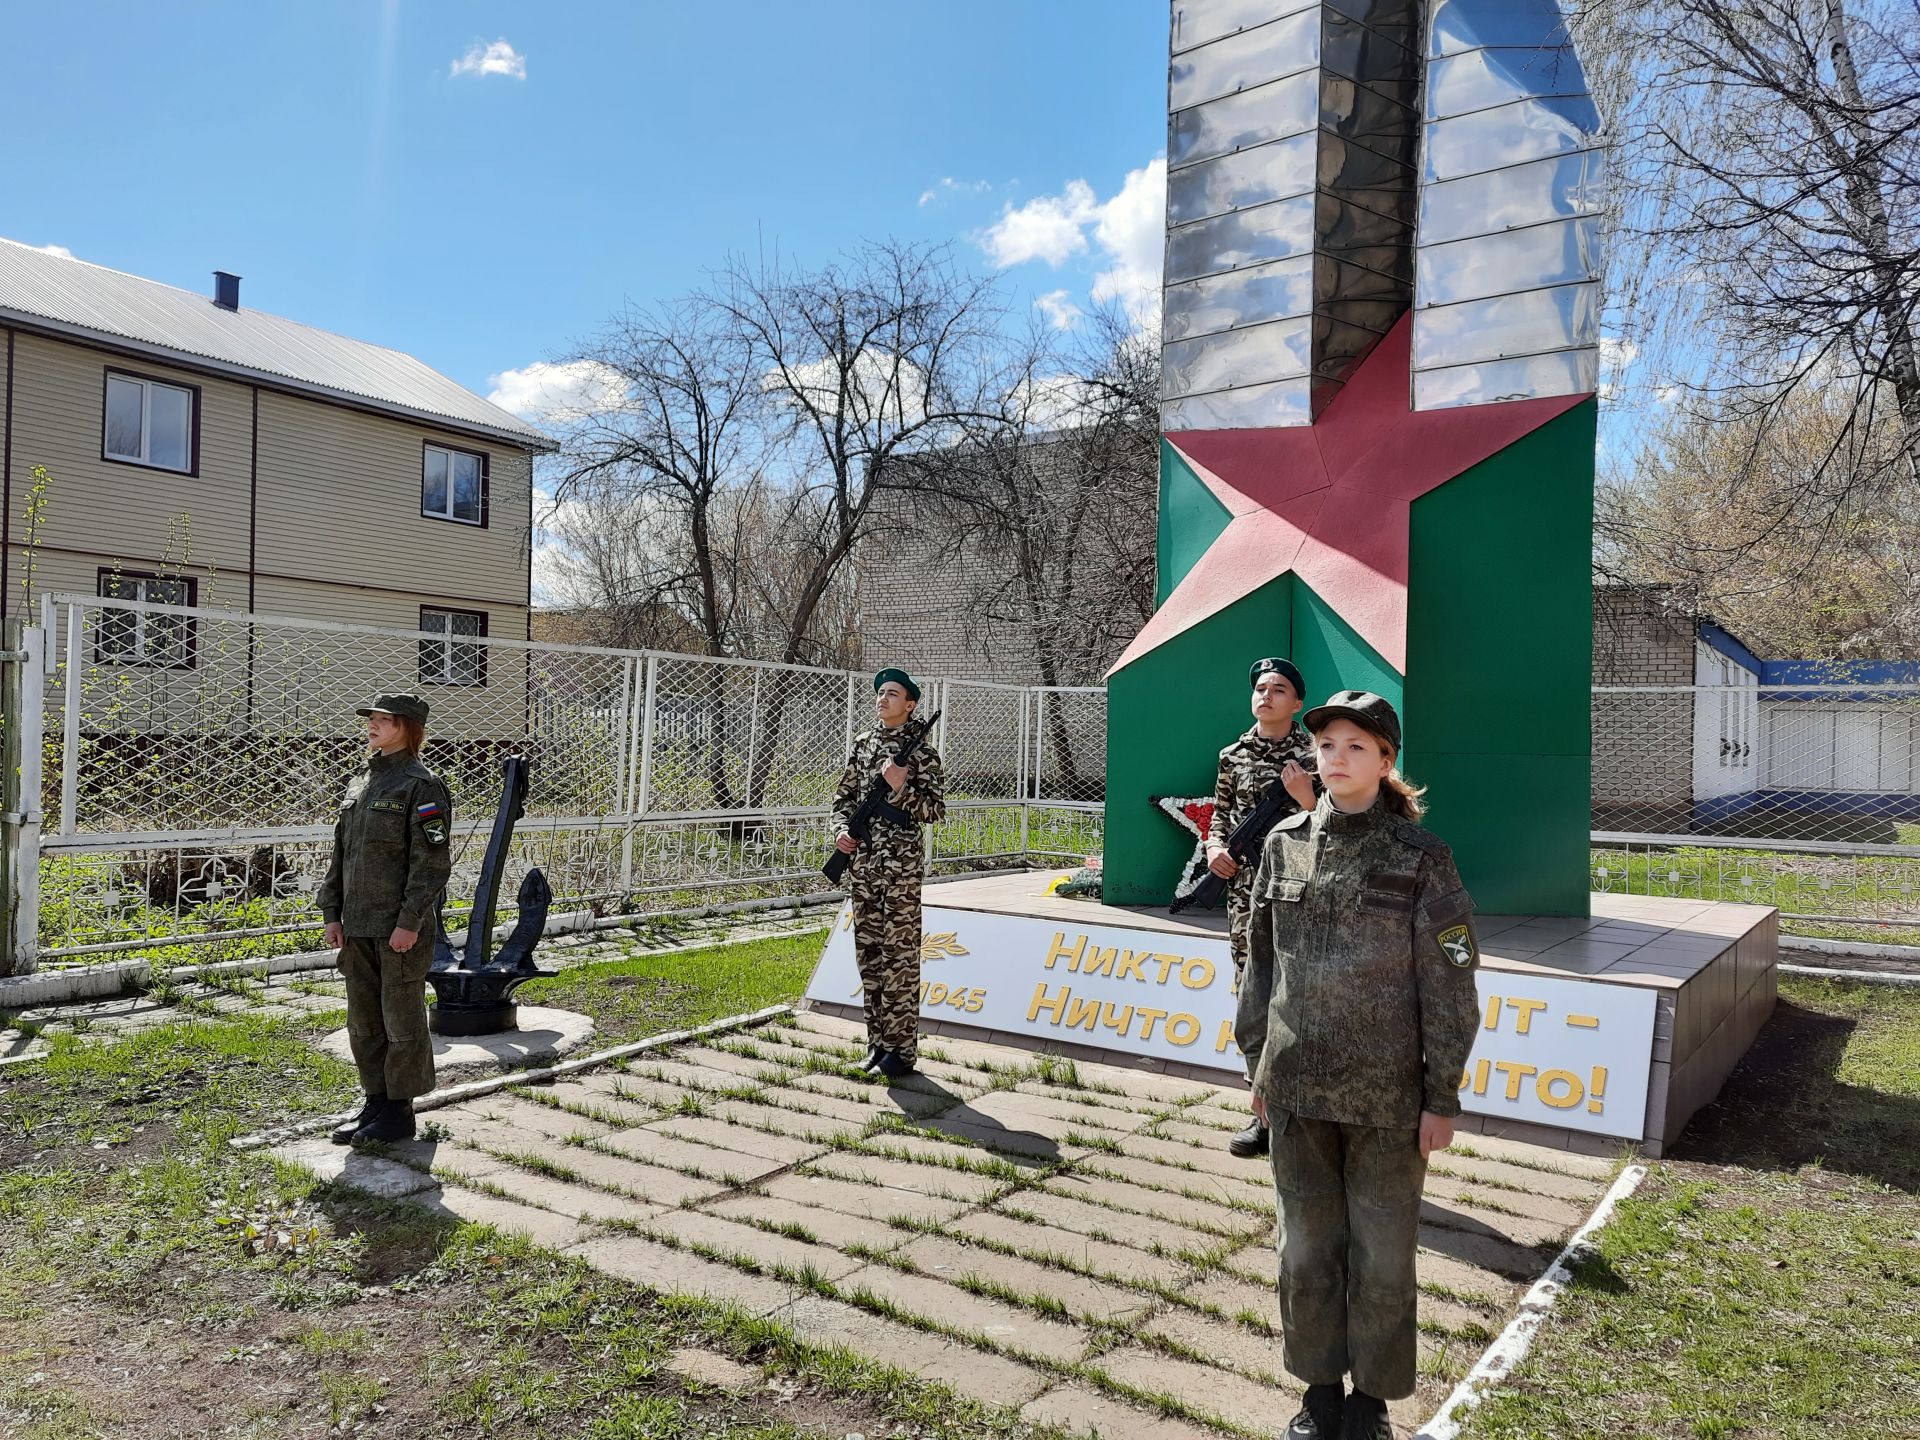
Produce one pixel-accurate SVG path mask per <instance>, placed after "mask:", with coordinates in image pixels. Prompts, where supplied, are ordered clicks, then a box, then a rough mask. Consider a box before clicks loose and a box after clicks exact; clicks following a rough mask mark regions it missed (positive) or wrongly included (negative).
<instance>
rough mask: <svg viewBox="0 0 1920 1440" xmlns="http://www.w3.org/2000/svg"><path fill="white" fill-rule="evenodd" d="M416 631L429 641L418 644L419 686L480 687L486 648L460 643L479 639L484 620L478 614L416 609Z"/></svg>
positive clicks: (484, 675)
mask: <svg viewBox="0 0 1920 1440" xmlns="http://www.w3.org/2000/svg"><path fill="white" fill-rule="evenodd" d="M420 628H421V629H422V630H425V631H428V632H429V633H430V634H431V635H432V636H433V638H432V639H423V640H421V642H420V683H421V684H422V685H484V684H486V683H487V647H486V646H484V645H472V644H467V643H463V642H465V641H468V640H479V639H483V638H485V636H486V633H487V617H486V615H485V613H484V612H482V611H478V610H429V609H427V608H426V607H425V606H424V605H423V606H422V607H421V608H420Z"/></svg>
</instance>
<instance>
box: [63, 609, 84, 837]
mask: <svg viewBox="0 0 1920 1440" xmlns="http://www.w3.org/2000/svg"><path fill="white" fill-rule="evenodd" d="M86 628H87V609H86V606H84V605H74V606H72V607H71V608H69V609H68V611H67V675H66V678H65V679H64V680H62V681H61V682H60V698H61V701H62V703H63V708H64V710H65V712H66V713H65V723H64V724H63V725H62V727H61V731H60V833H61V834H62V835H72V834H74V833H75V832H76V831H77V830H79V828H80V692H81V690H82V689H83V688H84V682H83V681H82V680H81V678H80V657H81V655H82V654H83V653H85V639H86V633H85V632H86Z"/></svg>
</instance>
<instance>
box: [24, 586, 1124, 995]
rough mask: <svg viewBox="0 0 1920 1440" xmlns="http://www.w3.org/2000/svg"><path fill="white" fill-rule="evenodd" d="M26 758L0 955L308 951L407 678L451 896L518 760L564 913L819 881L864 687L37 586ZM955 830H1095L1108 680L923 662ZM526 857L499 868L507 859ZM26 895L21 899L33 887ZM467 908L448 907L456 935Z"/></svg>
mask: <svg viewBox="0 0 1920 1440" xmlns="http://www.w3.org/2000/svg"><path fill="white" fill-rule="evenodd" d="M40 619H41V624H40V625H39V626H38V627H29V628H28V630H27V632H26V633H27V635H28V636H30V637H31V644H32V648H33V650H34V658H33V660H32V661H31V662H30V663H28V664H27V665H26V666H25V667H24V669H25V671H26V672H28V673H30V675H31V677H32V678H31V682H30V684H31V685H32V686H35V687H42V695H43V698H42V695H25V694H22V695H21V696H20V697H19V698H18V699H17V700H16V701H15V704H16V705H17V707H18V714H19V716H20V721H21V725H20V731H21V735H20V753H21V755H22V758H23V760H24V759H26V757H28V756H30V757H31V759H32V761H33V763H35V764H37V765H39V766H40V767H41V773H40V774H39V775H38V776H34V775H27V776H24V777H23V782H22V789H23V793H24V794H26V795H30V796H32V797H34V798H35V800H36V801H37V802H38V803H37V808H34V807H28V808H29V809H31V810H32V812H33V814H34V815H35V816H36V817H38V818H37V823H27V824H22V825H16V826H14V827H12V828H11V829H10V831H9V834H10V835H11V836H12V837H13V841H14V843H13V846H12V848H13V850H14V852H15V864H14V866H13V867H12V870H11V872H10V873H12V874H15V875H24V876H30V877H31V879H30V880H29V881H28V882H27V883H25V884H24V885H19V886H16V887H15V888H16V889H17V890H18V891H19V893H17V894H16V895H14V896H13V899H14V900H15V901H16V902H17V903H16V904H15V905H14V907H13V909H14V915H13V918H12V939H13V944H12V949H11V953H12V956H13V965H14V968H15V969H16V970H17V971H24V970H26V969H29V968H31V967H32V966H33V965H34V964H36V963H47V964H56V963H64V964H71V963H75V962H82V963H84V962H89V961H93V960H97V959H100V958H102V957H112V956H115V955H118V954H121V953H123V952H130V951H138V952H141V953H143V954H149V955H151V954H153V953H154V952H156V951H158V952H161V955H162V958H166V957H167V956H169V955H172V954H181V955H185V954H189V953H190V954H192V955H193V957H194V958H198V959H204V958H209V952H210V951H211V952H213V953H216V954H222V955H224V954H233V955H247V956H257V955H261V954H267V953H273V952H274V951H275V950H276V949H286V950H291V949H298V948H304V947H305V946H307V945H308V944H310V943H312V940H313V936H314V931H315V930H316V922H317V915H316V912H315V910H314V908H313V893H314V890H315V888H316V887H317V885H318V883H319V880H320V878H321V875H322V873H323V871H324V868H325V864H326V859H327V854H328V850H329V845H330V842H331V837H332V831H331V822H332V817H333V814H334V810H335V806H336V805H337V803H338V794H339V789H340V787H341V785H342V784H343V783H344V779H345V777H346V775H347V774H348V773H350V771H351V770H352V768H353V767H354V765H355V764H357V762H358V757H359V754H360V753H361V751H362V750H363V749H364V744H363V739H362V735H361V732H360V728H359V726H360V722H359V720H358V717H357V716H356V715H355V714H354V710H355V707H356V706H358V705H361V704H364V703H366V700H367V698H368V697H369V696H371V695H373V694H376V693H378V692H381V691H393V690H415V691H419V692H421V693H423V694H425V695H426V696H427V697H428V698H429V700H430V703H431V705H432V724H431V726H430V727H429V728H430V740H429V748H428V753H427V759H428V760H429V762H430V763H431V764H433V766H434V767H435V769H437V770H438V771H439V772H440V773H441V774H442V775H443V776H445V777H446V779H447V780H448V783H449V785H450V786H451V788H452V790H453V792H454V795H455V797H456V820H457V823H456V824H455V826H454V834H455V844H456V847H457V848H456V855H455V872H454V879H453V882H452V884H451V885H450V887H449V896H450V898H451V899H452V900H454V901H456V902H464V901H465V900H466V899H467V898H468V897H470V895H471V892H472V885H473V881H474V879H475V877H476V873H477V870H478V865H479V860H480V858H481V853H482V850H483V848H484V844H485V838H484V837H485V832H486V829H487V828H488V826H489V825H490V824H491V819H492V812H493V808H494V805H495V803H496V797H497V794H498V787H499V773H500V761H501V759H502V757H503V756H505V755H508V754H523V755H526V756H528V757H529V759H530V760H531V761H532V767H531V771H532V792H531V794H530V796H529V800H528V805H527V814H526V818H525V819H524V820H523V821H522V822H521V823H520V825H519V827H518V829H517V832H516V837H515V849H516V851H517V852H518V854H517V856H516V859H517V860H518V861H520V862H521V863H524V864H538V865H539V866H540V867H541V868H542V869H543V870H545V871H546V874H547V877H548V880H549V881H550V882H551V884H552V885H553V888H554V893H555V896H556V911H565V910H572V911H576V912H577V911H583V910H585V911H592V912H594V913H595V914H619V913H628V912H633V913H641V912H645V911H648V910H663V909H671V908H679V907H684V906H686V905H689V904H696V903H699V902H700V900H701V898H702V897H703V896H712V895H713V894H714V892H717V891H722V890H724V891H726V892H728V894H727V895H725V896H724V897H721V898H726V899H735V898H740V897H742V896H744V895H752V894H755V893H784V892H791V891H793V890H796V889H805V888H809V887H813V886H816V885H824V883H825V882H824V881H823V880H822V879H821V878H820V877H819V875H818V866H819V864H820V862H821V860H822V858H823V857H824V854H825V851H826V846H827V843H828V838H829V837H828V835H827V830H826V817H827V815H828V807H829V806H830V804H831V801H832V796H833V790H834V786H835V783H836V782H837V780H838V779H839V774H840V768H841V765H842V763H843V761H844V759H845V756H846V753H847V750H848V748H849V743H850V741H851V739H852V736H853V735H854V733H855V732H856V731H858V730H859V729H861V728H864V727H865V726H867V725H868V724H870V723H871V719H870V716H871V707H872V703H873V702H872V694H871V690H870V688H869V684H868V680H869V677H867V676H865V675H861V674H854V673H850V672H847V671H840V670H824V669H818V668H813V667H807V666H798V665H779V664H770V663H765V662H759V661H746V660H733V659H716V658H711V657H704V656H689V655H676V654H665V653H659V652H650V651H619V650H608V649H599V648H595V647H591V646H573V645H553V644H541V643H531V642H526V641H514V640H502V639H481V638H477V637H475V638H461V639H450V638H449V637H448V636H447V635H445V634H438V633H433V632H427V631H411V630H392V629H382V628H378V627H371V626H360V625H348V624H342V623H338V622H331V621H324V620H313V619H306V618H302V617H294V616H275V615H260V614H249V613H241V612H234V611H222V610H211V609H194V608H184V607H176V606H163V605H153V604H146V603H142V602H137V601H126V600H109V599H102V598H97V597H94V596H89V595H56V596H50V597H47V598H46V599H45V601H44V602H43V606H42V611H41V616H40ZM923 684H924V686H925V690H926V694H925V696H924V699H923V701H922V704H923V706H924V707H925V708H926V709H929V710H931V709H936V708H937V709H940V710H941V711H942V718H941V721H940V725H939V728H938V731H937V732H936V734H935V737H934V743H935V744H936V745H937V746H938V748H939V750H940V752H941V755H942V758H943V760H944V763H945V768H946V772H947V776H948V791H949V796H950V803H949V815H948V818H947V820H946V821H945V822H944V823H943V824H941V825H938V826H934V827H930V828H929V832H928V842H927V843H928V853H929V860H930V861H931V863H932V864H933V866H934V867H935V868H936V869H941V870H962V869H968V868H980V867H986V866H992V865H999V864H1024V863H1027V862H1028V861H1031V860H1048V859H1059V860H1071V859H1077V858H1079V857H1080V856H1082V855H1084V854H1086V853H1087V852H1088V851H1089V850H1097V849H1098V848H1099V840H1098V831H1099V822H1100V814H1099V809H1100V804H1101V802H1102V800H1103V798H1104V795H1103V789H1104V776H1105V769H1106V764H1105V747H1106V711H1105V697H1104V694H1103V693H1102V692H1100V691H1098V690H1092V691H1088V690H1047V689H1036V688H1028V687H1017V686H1004V685H993V684H987V683H982V682H976V681H963V680H949V679H944V678H939V677H934V678H931V679H928V680H925V681H923ZM514 868H515V869H518V868H519V867H518V866H517V865H516V866H515V867H514ZM36 886H37V890H36ZM459 911H460V905H459V903H456V904H454V905H452V906H451V907H450V911H449V918H450V920H453V921H455V922H456V923H457V919H458V915H459Z"/></svg>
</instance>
